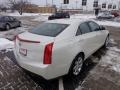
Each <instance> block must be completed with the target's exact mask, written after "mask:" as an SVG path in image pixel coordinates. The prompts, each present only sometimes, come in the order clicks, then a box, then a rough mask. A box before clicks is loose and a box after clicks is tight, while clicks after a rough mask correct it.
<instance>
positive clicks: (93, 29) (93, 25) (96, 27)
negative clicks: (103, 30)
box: [88, 21, 100, 31]
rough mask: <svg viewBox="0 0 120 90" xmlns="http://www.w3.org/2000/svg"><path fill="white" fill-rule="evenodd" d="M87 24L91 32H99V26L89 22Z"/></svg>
mask: <svg viewBox="0 0 120 90" xmlns="http://www.w3.org/2000/svg"><path fill="white" fill-rule="evenodd" d="M88 24H89V26H90V28H91V30H92V31H99V30H100V29H99V25H98V24H97V23H95V22H92V21H91V22H89V23H88Z"/></svg>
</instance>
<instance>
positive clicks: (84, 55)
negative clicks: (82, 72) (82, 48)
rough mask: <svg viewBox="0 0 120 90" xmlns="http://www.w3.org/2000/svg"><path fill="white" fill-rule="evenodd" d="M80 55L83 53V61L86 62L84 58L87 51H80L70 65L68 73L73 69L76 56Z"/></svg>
mask: <svg viewBox="0 0 120 90" xmlns="http://www.w3.org/2000/svg"><path fill="white" fill-rule="evenodd" d="M79 55H82V58H83V62H84V59H85V53H84V52H79V53H78V54H77V55H76V56H75V57H74V59H73V61H72V63H71V64H70V67H69V71H68V74H69V73H70V71H71V69H72V65H73V63H74V61H75V58H77V57H78V56H79Z"/></svg>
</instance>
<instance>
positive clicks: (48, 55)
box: [43, 43, 53, 64]
mask: <svg viewBox="0 0 120 90" xmlns="http://www.w3.org/2000/svg"><path fill="white" fill-rule="evenodd" d="M52 48H53V43H50V44H47V45H46V46H45V50H44V61H43V63H44V64H51V63H52Z"/></svg>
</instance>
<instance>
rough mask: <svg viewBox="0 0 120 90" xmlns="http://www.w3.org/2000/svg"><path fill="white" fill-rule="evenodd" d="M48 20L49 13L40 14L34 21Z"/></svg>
mask: <svg viewBox="0 0 120 90" xmlns="http://www.w3.org/2000/svg"><path fill="white" fill-rule="evenodd" d="M47 20H48V15H39V16H37V17H36V18H35V19H33V21H47Z"/></svg>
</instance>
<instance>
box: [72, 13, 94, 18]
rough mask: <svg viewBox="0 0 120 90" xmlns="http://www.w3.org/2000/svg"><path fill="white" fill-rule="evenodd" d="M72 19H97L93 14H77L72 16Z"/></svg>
mask: <svg viewBox="0 0 120 90" xmlns="http://www.w3.org/2000/svg"><path fill="white" fill-rule="evenodd" d="M71 18H80V19H95V18H96V17H95V15H93V14H75V15H71Z"/></svg>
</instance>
